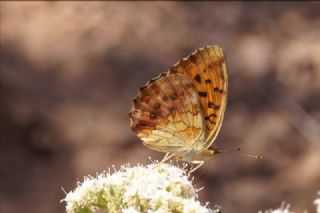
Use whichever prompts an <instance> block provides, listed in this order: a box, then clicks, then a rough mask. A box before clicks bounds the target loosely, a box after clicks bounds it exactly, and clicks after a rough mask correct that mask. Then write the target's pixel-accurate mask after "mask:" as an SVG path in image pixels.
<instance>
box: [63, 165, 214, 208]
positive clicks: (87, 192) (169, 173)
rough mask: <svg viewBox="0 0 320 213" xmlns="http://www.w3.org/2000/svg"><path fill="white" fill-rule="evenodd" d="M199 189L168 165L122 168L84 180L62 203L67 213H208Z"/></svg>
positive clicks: (181, 171)
mask: <svg viewBox="0 0 320 213" xmlns="http://www.w3.org/2000/svg"><path fill="white" fill-rule="evenodd" d="M197 192H198V190H197V189H195V188H194V187H193V185H192V183H191V181H189V180H188V178H187V176H186V173H185V171H184V170H183V169H181V168H178V167H176V166H173V165H171V164H150V165H147V166H136V167H132V168H130V167H129V166H123V167H122V168H121V169H120V171H118V172H115V173H113V174H111V173H110V172H108V173H107V172H104V173H102V174H100V175H98V176H97V177H95V178H93V177H86V178H85V179H84V181H83V182H82V183H78V187H77V188H76V189H75V190H74V191H72V192H69V193H68V194H67V196H66V198H65V199H64V200H63V201H64V202H66V203H67V204H66V211H67V212H68V213H80V212H86V213H90V212H94V211H95V210H97V209H99V210H101V211H105V212H123V213H139V212H148V213H165V212H166V213H167V212H181V213H208V212H213V210H211V209H209V208H207V207H206V205H205V206H203V205H201V203H200V202H199V201H198V200H197V198H198V195H197Z"/></svg>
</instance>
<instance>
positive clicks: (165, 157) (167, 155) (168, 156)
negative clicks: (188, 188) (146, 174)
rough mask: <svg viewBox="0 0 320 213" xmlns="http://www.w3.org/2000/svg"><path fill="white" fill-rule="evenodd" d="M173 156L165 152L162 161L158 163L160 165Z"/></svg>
mask: <svg viewBox="0 0 320 213" xmlns="http://www.w3.org/2000/svg"><path fill="white" fill-rule="evenodd" d="M173 156H174V154H170V152H167V153H166V155H165V156H164V157H163V159H162V160H161V161H160V163H164V162H166V161H168V160H169V159H170V158H172V157H173Z"/></svg>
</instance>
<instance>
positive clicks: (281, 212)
mask: <svg viewBox="0 0 320 213" xmlns="http://www.w3.org/2000/svg"><path fill="white" fill-rule="evenodd" d="M259 213H262V211H259ZM265 213H293V212H291V211H290V205H289V204H285V203H282V204H281V207H280V208H278V209H273V210H272V209H270V210H268V211H265Z"/></svg>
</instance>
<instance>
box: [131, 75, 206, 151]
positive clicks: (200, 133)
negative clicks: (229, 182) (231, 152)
mask: <svg viewBox="0 0 320 213" xmlns="http://www.w3.org/2000/svg"><path fill="white" fill-rule="evenodd" d="M133 103H134V106H133V109H132V111H131V112H130V117H131V128H132V130H133V131H134V132H135V133H136V134H137V135H138V137H140V138H141V140H142V141H143V143H144V145H146V146H147V147H149V148H151V149H154V150H157V151H161V152H171V153H180V152H183V151H188V150H191V149H196V148H197V147H196V146H198V145H199V144H203V143H204V141H205V125H204V120H203V116H202V109H201V106H200V100H199V96H198V92H197V91H196V90H195V88H194V86H193V83H192V81H191V79H190V78H189V77H188V76H187V75H185V74H179V73H163V74H161V75H160V76H159V77H157V78H155V79H153V80H151V81H150V82H148V84H147V85H146V86H144V87H142V88H140V92H139V94H138V96H137V97H136V98H135V99H134V102H133ZM198 141H201V143H197V142H198Z"/></svg>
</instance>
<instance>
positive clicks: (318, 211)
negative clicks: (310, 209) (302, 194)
mask: <svg viewBox="0 0 320 213" xmlns="http://www.w3.org/2000/svg"><path fill="white" fill-rule="evenodd" d="M318 196H319V197H318V198H317V199H316V200H315V201H314V204H316V205H317V213H320V191H319V192H318Z"/></svg>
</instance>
